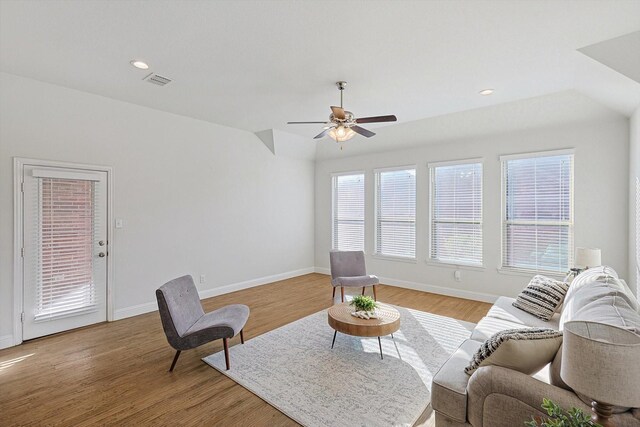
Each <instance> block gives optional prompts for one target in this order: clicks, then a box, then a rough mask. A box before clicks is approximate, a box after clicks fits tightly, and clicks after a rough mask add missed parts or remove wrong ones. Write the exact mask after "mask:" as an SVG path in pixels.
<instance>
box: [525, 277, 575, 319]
mask: <svg viewBox="0 0 640 427" xmlns="http://www.w3.org/2000/svg"><path fill="white" fill-rule="evenodd" d="M568 290H569V284H568V283H565V282H561V281H559V280H555V279H551V278H549V277H545V276H541V275H537V276H534V277H533V279H531V282H529V284H528V285H527V287H526V288H524V289H523V290H522V292H520V295H518V297H517V298H516V300H515V301H514V302H513V306H514V307H516V308H519V309H520V310H523V311H526V312H527V313H529V314H532V315H534V316H536V317H537V318H539V319H542V320H544V321H548V320H549V319H551V317H552V316H553V314H554V313H555V312H556V310H557V308H558V307H559V306H560V304H562V302H563V301H564V296H565V295H566V293H567V291H568Z"/></svg>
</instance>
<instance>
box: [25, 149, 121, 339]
mask: <svg viewBox="0 0 640 427" xmlns="http://www.w3.org/2000/svg"><path fill="white" fill-rule="evenodd" d="M25 165H33V166H43V167H47V166H48V167H61V168H72V169H82V170H90V171H100V172H106V174H107V242H108V243H107V245H108V246H107V249H108V251H109V255H108V256H107V321H108V322H111V321H113V301H114V296H113V289H114V286H113V253H114V239H113V203H112V201H113V169H112V168H111V167H110V166H100V165H87V164H80V163H68V162H57V161H49V160H40V159H28V158H23V157H14V158H13V344H14V345H18V344H22V336H23V335H22V310H23V307H24V305H23V304H24V301H23V298H22V292H23V286H24V284H23V278H24V258H23V256H22V248H23V247H24V243H23V242H24V227H23V214H24V206H23V199H24V194H23V188H22V187H23V183H22V177H23V168H24V166H25Z"/></svg>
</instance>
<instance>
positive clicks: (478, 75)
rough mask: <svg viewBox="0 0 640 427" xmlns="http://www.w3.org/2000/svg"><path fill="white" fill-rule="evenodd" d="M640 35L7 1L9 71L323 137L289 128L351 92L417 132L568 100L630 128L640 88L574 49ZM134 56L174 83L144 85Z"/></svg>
mask: <svg viewBox="0 0 640 427" xmlns="http://www.w3.org/2000/svg"><path fill="white" fill-rule="evenodd" d="M638 30H640V1H638V0H628V1H627V0H616V1H590V0H575V1H566V0H558V1H501V0H498V1H471V0H467V1H465V0H458V1H456V0H446V1H435V0H433V1H359V0H358V1H356V0H351V1H350V0H346V1H345V0H340V1H322V2H321V1H314V2H311V1H288V0H285V1H196V0H192V1H176V0H174V1H162V0H156V1H134V0H130V1H92V0H83V1H57V0H49V1H46V2H45V1H20V2H18V1H0V70H1V71H5V72H9V73H13V74H18V75H22V76H26V77H31V78H34V79H38V80H42V81H46V82H50V83H54V84H59V85H63V86H67V87H71V88H75V89H79V90H83V91H87V92H91V93H95V94H99V95H103V96H107V97H111V98H115V99H120V100H123V101H128V102H132V103H135V104H140V105H144V106H148V107H152V108H156V109H160V110H164V111H169V112H173V113H177V114H182V115H186V116H191V117H194V118H198V119H202V120H207V121H210V122H214V123H219V124H224V125H228V126H233V127H237V128H241V129H246V130H249V131H260V130H263V129H270V128H276V129H285V130H288V131H293V132H299V133H300V134H303V135H305V136H313V135H315V134H316V133H318V132H319V130H320V129H319V128H318V127H317V126H299V127H293V126H286V125H285V122H286V121H289V120H324V119H326V117H327V116H328V114H329V109H328V107H329V105H331V104H336V103H338V100H339V97H338V91H337V90H336V88H335V86H334V82H335V81H337V80H343V79H344V80H347V81H348V82H349V85H348V87H347V91H346V94H345V107H346V108H348V109H349V110H351V111H353V112H354V113H355V114H356V116H360V117H362V116H369V115H382V114H396V115H397V116H398V119H399V121H400V122H407V121H412V120H417V119H422V118H427V117H435V116H440V115H443V114H448V113H452V112H457V111H464V110H469V109H476V108H480V107H486V106H490V105H495V104H500V103H505V102H511V101H514V100H518V99H526V98H531V97H536V96H540V95H545V94H549V93H554V92H558V91H564V90H570V89H576V90H578V91H580V92H581V93H584V94H586V95H588V96H589V97H591V98H593V99H596V100H598V101H599V102H601V103H603V104H604V105H607V106H608V107H609V108H613V109H615V110H617V111H619V112H621V113H623V114H626V115H629V114H630V113H631V112H632V111H633V109H634V108H636V107H637V106H638V105H639V104H640V84H638V83H637V82H635V81H633V80H632V79H630V78H628V77H626V76H624V75H623V74H620V73H618V72H616V71H614V70H613V69H611V68H609V67H607V66H605V65H603V64H601V63H599V62H597V61H594V60H593V59H591V58H589V57H587V56H586V55H583V54H581V53H580V52H578V51H577V50H576V49H579V48H581V47H584V46H588V45H591V44H595V43H598V42H601V41H603V40H607V39H611V38H614V37H619V36H621V35H624V34H628V33H631V32H633V31H638ZM133 58H140V59H144V60H146V61H147V62H148V63H149V64H150V65H151V70H150V71H153V72H156V73H158V74H161V75H163V76H166V77H169V78H171V79H173V82H172V83H170V84H169V85H167V86H165V87H158V86H155V85H152V84H149V83H147V82H144V81H142V78H143V77H144V76H145V75H146V74H147V72H145V71H142V70H137V69H135V68H133V67H132V66H131V65H129V60H131V59H133ZM487 87H492V88H495V89H496V92H495V94H494V95H492V96H488V97H482V96H479V95H478V91H479V90H481V89H484V88H487ZM369 127H372V128H375V126H369Z"/></svg>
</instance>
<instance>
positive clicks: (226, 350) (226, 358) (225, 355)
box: [222, 338, 230, 371]
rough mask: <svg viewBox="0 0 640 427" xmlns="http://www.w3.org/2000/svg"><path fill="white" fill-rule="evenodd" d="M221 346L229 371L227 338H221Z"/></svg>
mask: <svg viewBox="0 0 640 427" xmlns="http://www.w3.org/2000/svg"><path fill="white" fill-rule="evenodd" d="M222 344H223V345H224V361H225V362H226V363H227V371H228V370H229V368H230V366H229V338H223V339H222Z"/></svg>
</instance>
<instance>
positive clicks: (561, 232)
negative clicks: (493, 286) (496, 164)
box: [501, 151, 573, 272]
mask: <svg viewBox="0 0 640 427" xmlns="http://www.w3.org/2000/svg"><path fill="white" fill-rule="evenodd" d="M501 161H502V171H503V177H502V180H503V181H502V182H503V184H502V185H503V197H504V203H503V209H504V211H503V218H502V266H503V267H505V268H513V269H524V270H534V271H547V272H566V271H568V269H569V267H571V264H572V257H573V152H572V151H562V152H552V153H546V154H539V155H535V154H529V155H524V156H503V157H501Z"/></svg>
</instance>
